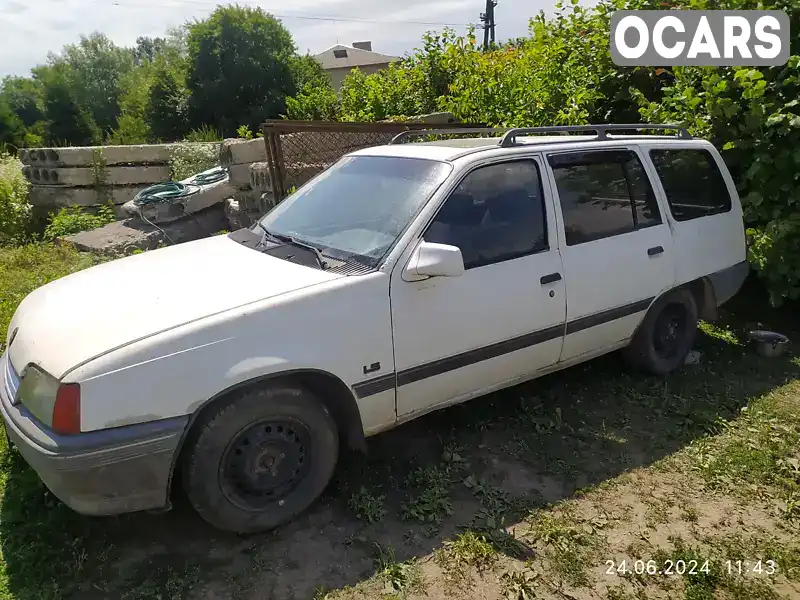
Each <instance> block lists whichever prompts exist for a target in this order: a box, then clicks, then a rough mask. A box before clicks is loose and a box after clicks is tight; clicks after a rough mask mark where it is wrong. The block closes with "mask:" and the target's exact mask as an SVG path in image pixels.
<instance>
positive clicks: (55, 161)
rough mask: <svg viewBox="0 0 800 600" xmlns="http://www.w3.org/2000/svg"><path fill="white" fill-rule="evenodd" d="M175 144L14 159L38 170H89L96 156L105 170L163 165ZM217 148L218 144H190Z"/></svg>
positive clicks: (32, 152) (48, 152) (35, 153)
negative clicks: (111, 167) (118, 166)
mask: <svg viewBox="0 0 800 600" xmlns="http://www.w3.org/2000/svg"><path fill="white" fill-rule="evenodd" d="M176 145H177V144H145V145H140V146H82V147H74V148H72V147H69V148H21V149H20V150H19V151H18V152H17V156H18V157H19V159H20V160H21V161H22V163H23V164H26V165H30V166H34V167H41V166H49V167H91V166H92V165H94V164H95V162H96V155H98V153H99V156H101V157H102V160H103V161H104V162H105V164H106V166H113V165H166V164H169V162H170V159H171V158H172V153H173V151H174V148H175V146H176ZM192 145H197V146H207V147H209V148H211V149H216V148H218V147H219V143H204V142H197V143H192Z"/></svg>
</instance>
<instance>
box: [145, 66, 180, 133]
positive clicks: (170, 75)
mask: <svg viewBox="0 0 800 600" xmlns="http://www.w3.org/2000/svg"><path fill="white" fill-rule="evenodd" d="M188 113H189V90H188V89H187V88H186V64H185V62H184V61H183V60H182V59H181V58H180V57H179V56H177V55H172V56H169V55H162V56H160V57H159V58H158V59H157V60H156V61H155V63H154V64H153V76H152V80H151V82H150V91H149V98H148V105H147V109H146V111H145V119H146V121H147V123H148V124H149V126H150V132H151V136H152V137H153V138H154V139H156V140H169V141H174V140H178V139H181V138H182V137H183V135H184V134H185V133H186V131H188V129H189V119H188Z"/></svg>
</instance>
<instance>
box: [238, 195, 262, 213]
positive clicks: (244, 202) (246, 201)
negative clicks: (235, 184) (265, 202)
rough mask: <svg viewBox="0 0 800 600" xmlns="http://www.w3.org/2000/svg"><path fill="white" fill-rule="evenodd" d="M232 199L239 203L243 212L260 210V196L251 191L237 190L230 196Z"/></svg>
mask: <svg viewBox="0 0 800 600" xmlns="http://www.w3.org/2000/svg"><path fill="white" fill-rule="evenodd" d="M232 196H233V199H234V200H236V202H238V203H239V206H241V207H242V209H243V210H260V209H261V194H259V193H258V192H256V191H253V190H247V191H242V190H238V191H237V192H236V193H235V194H233V195H232Z"/></svg>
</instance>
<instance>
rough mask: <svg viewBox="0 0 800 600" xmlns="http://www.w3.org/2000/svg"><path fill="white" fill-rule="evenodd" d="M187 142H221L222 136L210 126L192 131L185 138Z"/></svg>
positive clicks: (203, 126)
mask: <svg viewBox="0 0 800 600" xmlns="http://www.w3.org/2000/svg"><path fill="white" fill-rule="evenodd" d="M184 140H185V141H187V142H221V141H222V134H221V133H220V132H219V131H217V130H216V129H214V128H213V127H211V126H210V125H202V126H201V127H198V128H197V129H192V130H191V131H190V132H189V133H187V134H186V137H185V138H184Z"/></svg>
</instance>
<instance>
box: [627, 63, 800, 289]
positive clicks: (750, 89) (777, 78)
mask: <svg viewBox="0 0 800 600" xmlns="http://www.w3.org/2000/svg"><path fill="white" fill-rule="evenodd" d="M673 77H674V83H673V84H672V85H670V86H669V87H665V88H664V97H663V99H662V100H661V101H660V102H648V101H646V100H644V99H643V98H641V95H640V94H639V93H638V92H637V91H636V90H631V94H632V96H634V97H636V98H638V99H639V102H640V104H641V114H642V117H643V118H644V120H645V121H651V122H677V123H683V124H684V125H685V126H686V127H687V128H688V129H689V130H690V131H691V132H692V133H694V134H696V135H698V136H702V137H705V138H707V139H709V140H711V141H712V142H713V143H714V145H715V146H716V147H717V148H719V149H721V151H722V157H723V158H724V159H725V163H726V164H727V165H728V168H729V169H730V171H731V173H732V175H733V178H734V181H736V182H737V185H738V188H739V194H740V196H741V198H742V207H743V209H744V218H745V223H746V224H747V225H748V240H749V244H750V247H749V256H750V260H751V263H752V265H753V267H754V268H755V269H756V270H757V271H758V272H759V274H760V275H761V276H762V278H763V279H764V280H765V282H766V284H767V286H768V289H769V291H770V296H771V300H772V302H773V303H774V304H780V303H781V302H782V301H783V300H785V299H797V298H800V100H799V99H798V98H800V56H792V57H791V58H790V59H789V62H788V63H787V64H786V65H785V66H783V67H772V68H763V69H754V68H751V67H735V68H734V67H728V68H688V67H687V68H675V69H674V70H673Z"/></svg>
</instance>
